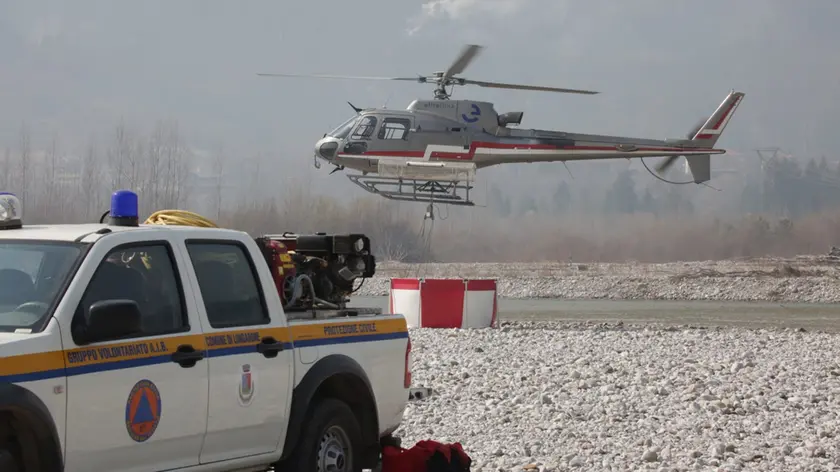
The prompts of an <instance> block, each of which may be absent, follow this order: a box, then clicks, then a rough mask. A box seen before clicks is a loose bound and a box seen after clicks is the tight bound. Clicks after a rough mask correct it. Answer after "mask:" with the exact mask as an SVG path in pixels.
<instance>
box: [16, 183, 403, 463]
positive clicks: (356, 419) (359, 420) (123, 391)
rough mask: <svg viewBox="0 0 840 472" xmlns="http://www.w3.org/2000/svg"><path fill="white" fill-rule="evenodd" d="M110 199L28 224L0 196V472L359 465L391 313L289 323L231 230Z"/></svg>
mask: <svg viewBox="0 0 840 472" xmlns="http://www.w3.org/2000/svg"><path fill="white" fill-rule="evenodd" d="M132 195H133V194H132ZM115 198H116V194H115ZM121 198H128V204H126V202H125V201H121V202H117V203H118V204H116V203H114V201H113V200H112V207H111V222H110V224H107V223H106V224H83V225H48V226H34V225H33V226H29V225H25V224H21V218H20V214H21V211H20V201H19V200H18V199H17V198H16V197H14V196H13V195H10V194H0V470H2V471H3V472H12V471H15V472H36V471H37V472H53V471H55V472H59V471H62V472H100V471H101V472H112V471H113V472H116V471H137V472H140V471H142V472H149V471H164V470H165V471H171V470H178V471H182V470H183V471H263V470H267V469H268V468H270V467H275V468H276V470H281V471H282V470H289V471H301V472H303V471H327V470H329V471H359V470H361V469H362V468H374V467H375V466H376V464H377V462H378V460H379V457H380V456H379V453H380V451H381V444H383V442H384V441H389V440H391V439H393V438H392V437H391V433H392V432H393V431H394V430H395V429H396V428H397V427H398V426H399V424H400V423H401V421H402V418H403V411H404V409H405V406H406V404H407V401H408V396H409V393H408V392H409V385H410V378H411V375H410V371H409V369H410V366H409V363H410V350H411V342H410V340H409V337H408V330H407V327H406V322H405V319H404V318H403V317H402V316H401V315H387V314H386V315H381V314H373V315H358V316H345V315H343V314H337V315H333V316H330V315H322V316H315V317H313V316H311V315H307V317H306V318H305V319H293V318H294V317H293V316H287V314H286V313H285V311H284V309H283V306H282V304H281V298H280V294H279V293H278V290H277V289H276V287H275V284H274V281H273V279H272V272H271V270H270V268H269V266H268V264H267V263H266V261H265V260H264V259H263V256H262V255H261V253H260V250H259V248H258V246H257V244H256V243H255V240H254V239H253V238H251V237H250V236H249V235H248V234H246V233H243V232H239V231H234V230H227V229H216V228H197V227H189V226H158V225H145V224H144V225H137V224H136V221H137V219H136V211H137V206H136V195H134V203H133V206H132V203H131V198H130V195H129V197H125V192H124V193H123V194H122V195H121ZM115 207H116V210H115ZM127 208H128V210H127ZM132 208H133V210H132ZM132 211H133V212H134V214H133V215H132V214H131V213H132ZM115 213H116V214H115ZM132 220H133V221H134V223H133V224H132ZM219 262H223V263H222V264H220V263H219ZM220 266H221V267H222V268H219V267H220Z"/></svg>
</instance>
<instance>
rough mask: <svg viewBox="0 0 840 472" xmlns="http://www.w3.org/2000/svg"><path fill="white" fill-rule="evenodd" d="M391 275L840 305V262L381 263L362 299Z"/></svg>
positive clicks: (550, 291) (563, 293)
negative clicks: (489, 279) (483, 279)
mask: <svg viewBox="0 0 840 472" xmlns="http://www.w3.org/2000/svg"><path fill="white" fill-rule="evenodd" d="M392 277H410V278H420V277H425V278H436V277H439V278H453V277H454V278H492V279H496V280H497V284H498V293H499V296H500V297H504V298H565V299H578V300H580V299H624V300H639V299H645V300H728V301H785V302H810V303H838V302H840V260H838V257H831V256H800V257H796V258H790V259H778V258H755V259H744V260H725V261H702V262H671V263H665V264H642V263H632V262H628V263H609V264H607V263H594V264H589V263H560V262H551V263H548V262H547V263H516V264H502V263H473V264H467V263H463V264H437V263H435V264H403V263H394V262H385V263H380V264H378V265H377V269H376V275H374V277H372V278H371V279H369V280H366V281H365V283H364V285H363V286H362V288H361V290H360V291H359V292H357V293H356V295H358V296H384V295H388V290H389V283H390V279H391V278H392Z"/></svg>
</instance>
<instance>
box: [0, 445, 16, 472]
mask: <svg viewBox="0 0 840 472" xmlns="http://www.w3.org/2000/svg"><path fill="white" fill-rule="evenodd" d="M0 470H2V471H3V472H20V469H19V468H18V465H17V461H16V460H15V456H14V455H12V453H11V452H9V451H8V450H6V449H0Z"/></svg>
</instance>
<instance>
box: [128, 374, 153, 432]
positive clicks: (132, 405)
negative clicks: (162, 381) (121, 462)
mask: <svg viewBox="0 0 840 472" xmlns="http://www.w3.org/2000/svg"><path fill="white" fill-rule="evenodd" d="M161 406H162V404H161V401H160V392H159V391H158V388H157V386H156V385H155V384H154V383H153V382H152V381H151V380H146V379H143V380H141V381H139V382H137V383H136V384H134V387H133V388H132V389H131V393H129V394H128V401H126V403H125V427H126V429H127V430H128V435H129V436H130V437H131V439H133V440H134V441H137V442H143V441H145V440H147V439H149V438H150V437H152V435H153V434H155V430H156V429H157V427H158V424H159V423H160V414H161Z"/></svg>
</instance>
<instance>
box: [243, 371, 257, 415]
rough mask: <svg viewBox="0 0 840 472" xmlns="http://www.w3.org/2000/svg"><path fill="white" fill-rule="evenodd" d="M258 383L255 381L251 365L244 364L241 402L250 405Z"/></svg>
mask: <svg viewBox="0 0 840 472" xmlns="http://www.w3.org/2000/svg"><path fill="white" fill-rule="evenodd" d="M255 389H256V385H255V382H254V375H253V372H251V365H250V364H244V365H243V366H242V378H241V380H240V381H239V404H240V405H242V406H248V405H250V404H251V400H252V399H253V398H254V391H255Z"/></svg>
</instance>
